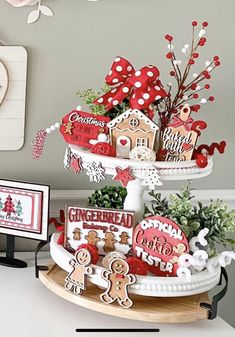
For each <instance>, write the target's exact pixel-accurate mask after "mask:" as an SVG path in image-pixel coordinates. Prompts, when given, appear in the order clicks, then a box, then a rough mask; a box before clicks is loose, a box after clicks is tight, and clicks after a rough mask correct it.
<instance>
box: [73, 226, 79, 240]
mask: <svg viewBox="0 0 235 337" xmlns="http://www.w3.org/2000/svg"><path fill="white" fill-rule="evenodd" d="M73 240H77V241H79V240H81V229H80V228H74V230H73Z"/></svg>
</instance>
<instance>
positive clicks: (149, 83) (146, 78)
mask: <svg viewBox="0 0 235 337" xmlns="http://www.w3.org/2000/svg"><path fill="white" fill-rule="evenodd" d="M159 74H160V73H159V70H158V68H157V67H155V66H145V67H143V68H141V69H140V70H138V71H135V69H134V68H133V66H132V65H131V63H130V62H129V61H127V60H126V59H124V58H122V57H116V58H115V60H114V62H113V64H112V67H111V70H110V72H109V74H108V75H107V76H106V78H105V82H106V83H107V84H109V85H111V86H115V87H114V88H112V90H110V91H109V92H107V93H105V94H104V95H103V96H101V97H99V98H98V99H96V100H95V101H94V103H95V104H98V105H99V104H100V105H101V104H103V105H105V108H106V110H107V111H108V110H110V109H112V108H114V107H115V106H116V105H118V104H119V103H121V102H122V101H123V100H124V99H125V98H126V97H128V96H129V100H130V101H129V106H130V108H132V109H139V110H147V112H148V115H149V117H150V118H153V110H152V107H151V103H153V102H155V101H158V100H160V99H162V98H163V97H166V96H167V93H166V92H165V90H164V89H163V88H162V87H161V82H160V80H158V77H159Z"/></svg>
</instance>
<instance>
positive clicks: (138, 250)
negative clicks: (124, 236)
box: [133, 216, 189, 276]
mask: <svg viewBox="0 0 235 337" xmlns="http://www.w3.org/2000/svg"><path fill="white" fill-rule="evenodd" d="M188 251H189V245H188V240H187V238H186V236H185V234H184V233H183V232H182V230H181V229H180V227H179V226H178V225H177V224H176V223H175V222H173V221H172V220H170V219H167V218H164V217H162V216H152V217H148V218H145V219H144V220H142V221H141V222H140V223H139V224H138V225H137V227H136V228H135V231H134V238H133V254H135V255H136V256H137V257H139V258H141V259H142V260H143V261H144V262H146V263H147V264H148V269H149V270H151V272H152V273H154V274H156V275H161V276H175V275H176V271H177V269H178V264H177V262H176V261H175V259H176V258H177V257H178V256H180V255H181V254H183V253H187V252H188Z"/></svg>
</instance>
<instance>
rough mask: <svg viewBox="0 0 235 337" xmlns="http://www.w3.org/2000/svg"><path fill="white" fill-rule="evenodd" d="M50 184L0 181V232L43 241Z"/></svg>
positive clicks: (46, 225)
mask: <svg viewBox="0 0 235 337" xmlns="http://www.w3.org/2000/svg"><path fill="white" fill-rule="evenodd" d="M49 196H50V187H49V186H47V185H38V184H32V183H26V182H18V181H11V180H0V233H2V234H10V235H15V236H21V237H25V238H30V239H35V240H42V241H44V240H45V241H46V240H47V238H48V217H49Z"/></svg>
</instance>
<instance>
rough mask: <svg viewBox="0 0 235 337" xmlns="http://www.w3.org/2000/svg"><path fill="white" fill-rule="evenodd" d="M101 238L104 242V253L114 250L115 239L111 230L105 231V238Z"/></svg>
mask: <svg viewBox="0 0 235 337" xmlns="http://www.w3.org/2000/svg"><path fill="white" fill-rule="evenodd" d="M102 240H103V241H104V242H105V244H104V247H103V250H104V252H105V253H110V252H113V251H114V250H115V243H116V242H117V240H115V239H114V234H113V233H112V232H107V233H106V234H105V238H104V239H102Z"/></svg>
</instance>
